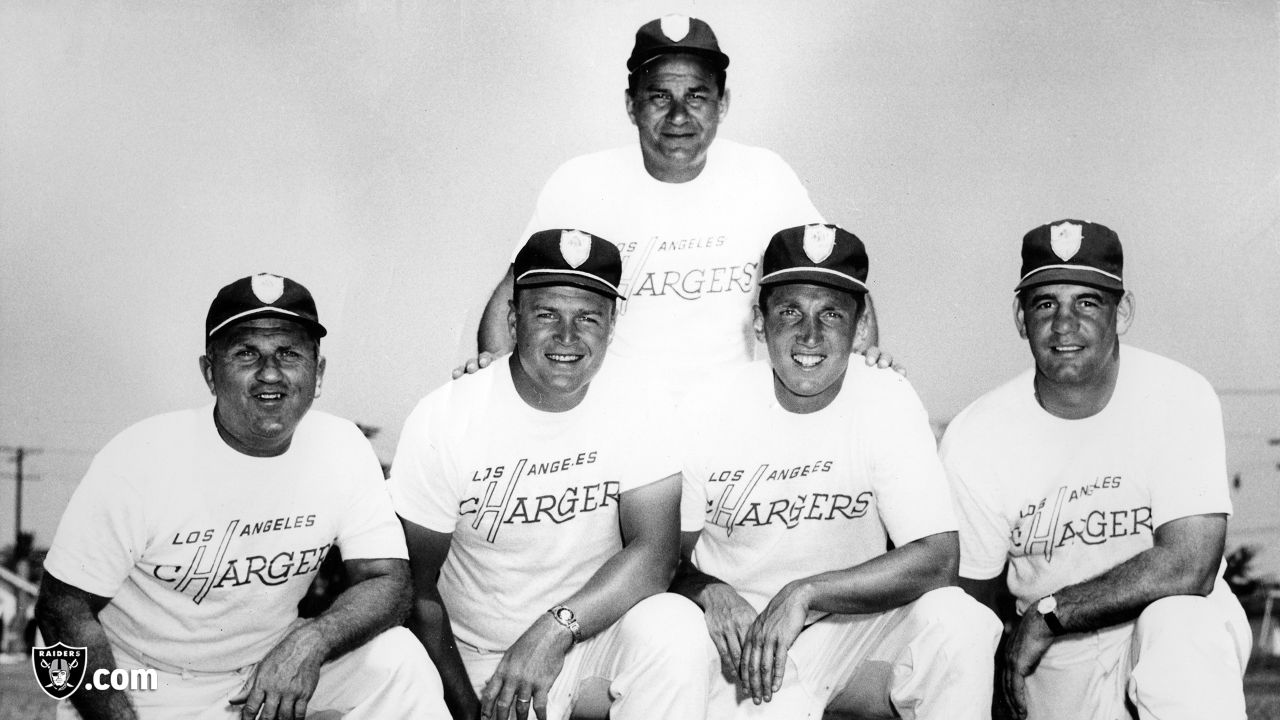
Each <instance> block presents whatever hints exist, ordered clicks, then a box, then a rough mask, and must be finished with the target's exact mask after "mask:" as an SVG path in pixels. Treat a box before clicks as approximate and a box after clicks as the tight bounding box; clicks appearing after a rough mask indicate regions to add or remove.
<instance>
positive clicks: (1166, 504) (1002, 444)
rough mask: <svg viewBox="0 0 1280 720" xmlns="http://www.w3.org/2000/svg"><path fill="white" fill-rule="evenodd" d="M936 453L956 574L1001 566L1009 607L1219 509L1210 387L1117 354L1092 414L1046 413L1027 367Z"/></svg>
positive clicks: (1226, 505)
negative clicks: (954, 526)
mask: <svg viewBox="0 0 1280 720" xmlns="http://www.w3.org/2000/svg"><path fill="white" fill-rule="evenodd" d="M942 457H943V461H944V463H945V465H946V468H947V473H948V475H949V477H950V480H951V486H952V491H953V493H954V494H955V502H956V512H957V516H958V517H959V520H960V574H961V575H962V576H964V577H968V578H974V579H979V580H983V579H989V578H993V577H995V576H997V575H999V574H1000V571H1001V570H1002V569H1003V568H1004V565H1005V561H1006V559H1007V560H1008V561H1009V590H1010V591H1011V592H1012V593H1013V594H1014V596H1015V597H1016V598H1017V599H1018V610H1019V612H1021V611H1022V610H1025V609H1026V607H1027V605H1029V604H1030V603H1033V602H1035V601H1036V600H1038V599H1040V598H1042V597H1044V596H1045V595H1049V594H1051V593H1053V592H1055V591H1057V590H1058V589H1060V588H1062V587H1065V586H1067V585H1072V584H1075V583H1078V582H1082V581H1084V580H1087V579H1089V578H1092V577H1095V576H1097V575H1099V574H1101V573H1102V572H1104V571H1106V570H1108V569H1110V568H1112V567H1115V566H1116V565H1119V564H1120V563H1122V562H1124V561H1125V560H1127V559H1129V558H1131V557H1133V556H1134V555H1137V554H1138V553H1140V552H1142V551H1144V550H1147V549H1148V548H1150V547H1151V546H1152V543H1153V535H1152V532H1153V531H1154V529H1155V528H1157V527H1159V526H1161V525H1163V524H1164V523H1167V522H1169V521H1170V520H1176V519H1178V518H1181V517H1187V516H1190V515H1203V514H1211V513H1227V514H1230V512H1231V501H1230V497H1229V494H1228V490H1227V476H1226V453H1225V449H1224V441H1223V433H1222V410H1221V407H1220V406H1219V404H1218V397H1217V395H1216V394H1215V393H1214V392H1213V388H1212V387H1211V386H1210V385H1209V383H1208V382H1207V381H1206V380H1205V379H1204V378H1203V377H1201V376H1200V375H1198V374H1196V373H1195V372H1194V371H1192V370H1191V369H1189V368H1187V367H1185V366H1183V365H1180V364H1178V363H1176V362H1174V361H1172V360H1169V359H1167V358H1163V357H1160V356H1159V355H1155V354H1152V353H1149V352H1146V351H1144V350H1139V349H1138V348H1135V347H1130V346H1128V345H1123V346H1121V350H1120V374H1119V377H1118V378H1117V380H1116V387H1115V391H1114V393H1113V394H1112V396H1111V400H1110V402H1108V403H1107V406H1106V407H1105V408H1103V410H1102V412H1100V413H1098V414H1097V415H1094V416H1093V417H1089V418H1084V419H1081V420H1064V419H1062V418H1059V417H1056V416H1054V415H1051V414H1049V413H1048V412H1046V411H1045V410H1044V409H1043V408H1041V407H1040V405H1039V403H1037V402H1036V398H1035V386H1034V370H1027V371H1026V372H1024V373H1022V374H1021V375H1019V376H1018V377H1016V378H1014V379H1013V380H1012V381H1010V382H1008V383H1006V384H1005V385H1003V386H1001V387H999V388H997V389H995V390H993V391H991V392H989V393H987V394H986V395H984V396H982V397H981V398H979V399H978V400H977V401H975V402H974V403H973V404H972V405H970V406H969V407H967V408H965V410H964V411H963V412H961V413H960V414H959V415H958V416H957V417H956V419H955V420H954V421H953V422H952V423H951V425H950V426H949V427H948V428H947V433H946V436H945V437H944V438H943V441H942Z"/></svg>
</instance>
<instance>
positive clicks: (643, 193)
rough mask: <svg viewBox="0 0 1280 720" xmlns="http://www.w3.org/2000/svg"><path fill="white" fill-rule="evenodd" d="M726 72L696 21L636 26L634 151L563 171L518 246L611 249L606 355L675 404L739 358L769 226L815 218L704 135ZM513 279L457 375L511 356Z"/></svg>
mask: <svg viewBox="0 0 1280 720" xmlns="http://www.w3.org/2000/svg"><path fill="white" fill-rule="evenodd" d="M728 65H729V58H728V56H727V55H725V54H724V53H723V52H721V51H720V46H719V43H718V42H717V40H716V36H715V33H713V32H712V30H711V27H710V26H709V25H707V23H706V22H704V21H702V20H699V19H697V18H690V17H685V16H683V15H668V16H666V17H663V18H661V19H658V20H653V21H650V22H648V23H645V24H644V25H643V26H641V28H640V29H639V30H638V31H637V32H636V39H635V46H634V48H633V50H632V52H631V56H630V58H629V59H628V60H627V72H628V87H627V90H626V96H625V101H626V111H627V116H628V117H629V118H630V119H631V123H632V124H633V125H635V127H636V130H637V135H638V139H639V147H638V148H637V147H636V146H635V145H629V146H625V147H620V148H615V149H611V150H605V151H603V152H597V153H591V154H588V155H583V156H581V157H577V158H574V159H572V160H570V161H568V162H567V163H565V164H564V165H562V166H561V167H560V168H559V169H558V170H556V171H555V173H554V174H552V176H551V178H550V179H549V180H547V183H546V185H545V186H544V187H543V189H542V192H541V194H540V195H539V197H538V203H537V206H536V207H535V209H534V212H533V216H532V217H531V218H530V220H529V223H528V225H527V226H526V227H525V230H524V233H523V234H522V235H521V236H520V239H521V242H523V240H524V238H527V237H529V235H531V234H532V233H534V232H536V231H538V230H542V229H544V228H554V227H575V228H581V229H583V230H587V231H590V232H593V233H595V234H597V235H599V236H601V237H604V238H608V239H609V240H610V241H612V242H614V243H615V244H617V246H618V249H619V250H620V251H621V255H622V267H623V271H622V279H621V281H620V286H619V287H620V290H621V291H622V293H623V294H624V295H625V296H626V297H627V300H626V302H625V303H624V304H623V307H622V309H621V316H622V318H623V321H622V322H620V323H619V326H618V329H617V332H616V334H615V337H614V342H613V345H612V346H611V347H610V350H609V352H610V354H611V356H613V357H614V358H615V359H619V360H622V359H625V360H627V361H628V362H632V361H634V363H633V364H634V366H635V367H636V368H637V372H648V373H651V374H652V375H653V376H655V377H660V378H662V383H663V385H664V386H665V387H667V388H668V389H669V390H670V391H671V392H672V393H673V394H674V395H676V396H679V395H681V394H683V393H684V392H685V391H686V390H687V389H689V388H693V387H697V386H698V384H700V383H701V382H702V381H703V380H706V379H708V378H712V377H715V376H716V375H717V374H718V373H719V372H721V371H722V370H725V369H727V368H730V367H734V366H736V365H740V364H742V363H744V362H747V361H749V360H751V358H752V357H753V355H754V350H755V339H754V336H753V334H752V332H751V305H752V300H753V299H754V295H755V290H756V278H757V277H758V272H757V269H758V268H757V266H758V264H759V260H760V253H761V252H762V251H763V250H764V245H765V243H766V242H767V241H768V239H769V236H770V235H771V234H772V233H773V232H774V231H776V230H777V229H778V228H783V227H790V226H793V225H799V224H802V223H811V222H821V221H822V217H821V215H820V214H819V213H818V211H817V209H815V208H814V206H813V203H812V202H811V201H810V200H809V194H808V192H807V191H806V190H805V188H804V186H803V185H802V184H801V183H800V180H799V178H797V177H796V174H795V172H794V171H793V170H792V169H791V168H790V166H788V165H787V163H786V162H785V161H783V160H782V158H780V157H778V156H777V155H776V154H775V153H773V152H771V151H769V150H765V149H763V148H758V147H750V146H746V145H742V144H739V143H736V142H734V141H732V140H726V139H723V138H720V139H717V137H716V132H717V129H718V128H719V125H720V122H721V121H722V120H723V119H724V116H725V115H726V114H727V113H728V111H729V91H728V89H727V88H726V87H725V77H726V74H725V69H726V68H727V67H728ZM517 249H518V247H517ZM512 277H513V275H512V273H511V270H510V268H508V270H507V273H506V275H505V276H504V277H503V279H502V280H501V281H500V282H499V283H498V286H497V288H495V290H494V292H493V295H492V297H491V298H490V299H489V303H488V305H487V306H486V307H485V311H484V315H483V317H482V318H481V322H480V331H479V336H478V349H479V351H480V353H481V354H480V357H479V362H478V363H477V362H474V361H473V362H471V363H469V364H468V365H467V366H464V368H465V369H468V370H470V369H474V368H475V367H477V365H478V366H480V367H483V366H484V365H485V364H487V363H488V362H490V361H491V359H492V357H493V356H495V355H497V354H501V353H504V352H508V351H510V350H511V340H510V338H509V337H508V334H507V331H506V316H507V301H508V300H510V299H511V287H512ZM863 324H864V325H865V326H866V328H867V332H866V335H865V337H864V338H860V339H859V343H860V344H859V348H860V349H862V348H865V347H866V346H868V345H874V344H875V343H876V329H875V327H876V326H875V314H874V312H872V311H871V310H870V307H869V306H868V310H867V316H866V318H865V319H864V320H863ZM886 360H887V359H886ZM464 368H459V370H457V371H455V373H461V372H462V370H463V369H464Z"/></svg>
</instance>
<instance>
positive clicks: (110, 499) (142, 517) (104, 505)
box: [44, 446, 148, 598]
mask: <svg viewBox="0 0 1280 720" xmlns="http://www.w3.org/2000/svg"><path fill="white" fill-rule="evenodd" d="M124 460H125V458H124V457H123V454H122V453H118V452H115V451H114V448H112V447H111V446H108V447H107V448H104V449H103V451H102V452H101V453H99V454H98V455H97V456H96V457H95V458H94V460H93V463H92V464H91V465H90V466H89V471H88V472H87V473H86V474H85V476H84V478H83V479H82V480H81V481H80V485H79V486H78V487H77V488H76V491H75V493H74V494H73V495H72V496H71V502H69V503H68V504H67V508H66V510H65V511H64V512H63V513H62V520H61V521H60V522H59V523H58V530H57V532H56V533H55V534H54V538H53V544H52V545H51V546H50V548H49V554H48V555H47V556H46V557H45V561H44V567H45V570H47V571H48V572H50V573H52V574H53V576H54V577H56V578H58V579H59V580H61V581H62V582H64V583H67V584H68V585H72V586H75V587H77V588H80V589H81V590H84V591H85V592H88V593H92V594H94V595H98V596H101V597H107V598H110V597H114V596H115V595H116V593H117V592H119V590H120V587H121V586H122V585H123V584H124V581H125V579H126V578H127V577H128V576H129V571H130V570H131V569H132V568H133V566H134V564H135V563H136V562H137V561H138V559H139V558H140V557H142V553H143V550H144V549H145V548H146V544H147V517H146V515H147V511H146V508H147V507H148V503H147V498H148V494H147V493H146V492H145V491H144V490H143V489H142V488H141V487H140V484H141V480H140V479H139V478H137V477H134V476H133V475H132V474H131V473H130V469H129V468H128V466H127V463H125V462H123V461H124Z"/></svg>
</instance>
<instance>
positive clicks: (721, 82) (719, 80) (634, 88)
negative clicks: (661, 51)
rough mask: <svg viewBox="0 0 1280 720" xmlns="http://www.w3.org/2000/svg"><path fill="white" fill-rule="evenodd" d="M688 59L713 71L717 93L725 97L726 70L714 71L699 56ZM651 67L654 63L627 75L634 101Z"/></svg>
mask: <svg viewBox="0 0 1280 720" xmlns="http://www.w3.org/2000/svg"><path fill="white" fill-rule="evenodd" d="M672 54H679V53H672ZM686 57H691V58H693V59H695V60H697V61H698V62H699V63H701V64H702V66H703V67H705V68H706V69H708V70H711V74H712V75H713V76H714V77H715V82H716V91H717V92H719V93H720V97H724V86H725V82H726V81H727V80H728V77H729V74H728V73H727V72H725V69H724V68H719V69H713V68H712V66H711V64H710V63H708V62H707V61H706V60H703V59H702V58H700V57H698V56H697V55H686ZM655 60H656V58H655ZM651 65H652V63H647V64H645V65H642V66H640V67H638V68H636V71H635V72H633V73H628V74H627V94H628V95H630V96H631V99H632V100H634V99H635V97H636V93H637V92H639V91H640V78H641V77H643V76H644V74H645V72H646V71H647V70H648V68H649V67H650V66H651Z"/></svg>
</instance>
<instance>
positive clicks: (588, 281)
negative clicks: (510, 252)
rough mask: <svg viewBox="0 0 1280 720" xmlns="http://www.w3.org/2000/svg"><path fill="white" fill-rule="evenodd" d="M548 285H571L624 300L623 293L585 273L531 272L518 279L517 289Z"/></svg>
mask: <svg viewBox="0 0 1280 720" xmlns="http://www.w3.org/2000/svg"><path fill="white" fill-rule="evenodd" d="M548 285H571V286H573V287H578V288H582V289H583V290H590V291H592V292H597V293H600V294H601V295H604V296H605V297H610V298H615V299H618V300H622V299H623V297H622V293H621V292H618V288H616V287H614V286H612V285H610V284H609V283H607V282H605V281H603V280H599V279H597V278H595V277H594V276H591V275H587V274H585V273H583V274H581V275H578V274H571V273H565V272H554V271H552V272H537V271H531V272H527V273H525V274H524V275H521V276H520V277H519V278H517V279H516V287H522V288H528V287H546V286H548Z"/></svg>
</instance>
